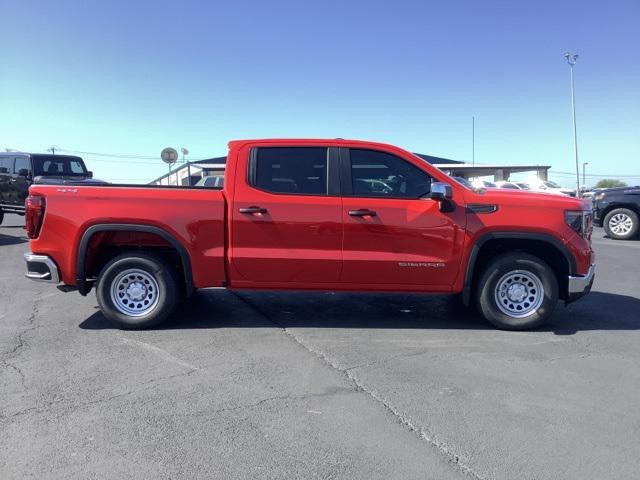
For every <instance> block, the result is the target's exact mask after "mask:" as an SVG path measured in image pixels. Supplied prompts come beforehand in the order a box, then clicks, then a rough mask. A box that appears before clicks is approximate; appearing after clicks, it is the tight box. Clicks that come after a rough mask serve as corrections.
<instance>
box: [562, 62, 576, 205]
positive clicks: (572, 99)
mask: <svg viewBox="0 0 640 480" xmlns="http://www.w3.org/2000/svg"><path fill="white" fill-rule="evenodd" d="M564 58H566V59H567V63H568V64H569V68H570V71H571V111H572V112H573V153H574V155H575V157H576V197H580V165H579V164H578V131H577V128H576V96H575V92H574V84H573V66H574V65H575V64H576V61H577V60H578V55H577V54H571V53H565V54H564Z"/></svg>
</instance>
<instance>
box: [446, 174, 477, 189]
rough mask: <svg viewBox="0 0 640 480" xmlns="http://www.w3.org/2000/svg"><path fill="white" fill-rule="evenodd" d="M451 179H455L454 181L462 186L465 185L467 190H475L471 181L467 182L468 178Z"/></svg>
mask: <svg viewBox="0 0 640 480" xmlns="http://www.w3.org/2000/svg"><path fill="white" fill-rule="evenodd" d="M451 178H453V179H454V180H455V181H456V182H458V183H459V184H460V185H464V186H465V187H467V188H475V187H474V186H473V184H472V183H471V182H470V181H469V180H467V179H466V178H464V177H454V176H452V177H451Z"/></svg>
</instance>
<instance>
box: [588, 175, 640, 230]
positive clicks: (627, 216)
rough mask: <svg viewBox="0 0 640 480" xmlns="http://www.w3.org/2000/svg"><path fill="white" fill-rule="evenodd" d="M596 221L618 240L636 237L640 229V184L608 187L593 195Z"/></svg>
mask: <svg viewBox="0 0 640 480" xmlns="http://www.w3.org/2000/svg"><path fill="white" fill-rule="evenodd" d="M593 214H594V216H593V219H594V222H595V223H596V224H597V225H599V226H601V227H604V231H605V232H606V234H607V235H608V236H609V237H610V238H613V239H616V240H628V239H630V238H633V237H635V236H636V235H637V234H638V231H639V229H640V221H639V220H638V218H639V217H640V186H636V187H618V188H607V189H603V190H600V191H598V192H596V193H595V194H594V195H593Z"/></svg>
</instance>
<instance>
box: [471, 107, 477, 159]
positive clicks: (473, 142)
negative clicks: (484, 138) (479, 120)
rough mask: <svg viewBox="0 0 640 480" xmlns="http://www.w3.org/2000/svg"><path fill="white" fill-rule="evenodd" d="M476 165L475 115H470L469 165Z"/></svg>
mask: <svg viewBox="0 0 640 480" xmlns="http://www.w3.org/2000/svg"><path fill="white" fill-rule="evenodd" d="M475 165H476V117H471V166H472V167H475Z"/></svg>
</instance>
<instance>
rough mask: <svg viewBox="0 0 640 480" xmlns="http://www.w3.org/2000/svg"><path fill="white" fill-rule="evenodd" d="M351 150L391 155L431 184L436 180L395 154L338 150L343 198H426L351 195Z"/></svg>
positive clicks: (414, 198) (369, 149) (346, 149)
mask: <svg viewBox="0 0 640 480" xmlns="http://www.w3.org/2000/svg"><path fill="white" fill-rule="evenodd" d="M351 150H368V151H371V152H379V153H384V154H387V155H391V156H392V157H396V158H398V159H399V160H402V161H403V162H406V163H408V164H409V165H411V166H412V167H414V168H416V169H417V170H420V171H421V172H422V173H424V174H425V175H426V176H427V177H429V178H430V179H431V183H433V182H434V181H437V179H436V178H435V177H433V176H432V175H430V174H429V173H428V172H426V171H424V170H423V169H421V168H420V167H418V166H417V165H414V164H413V163H411V162H410V161H408V160H407V159H406V158H402V157H401V156H399V155H397V154H395V153H391V152H387V151H385V150H379V149H376V148H358V147H348V148H340V174H341V182H340V186H341V191H342V196H343V197H349V198H375V199H380V200H420V199H423V198H426V197H424V196H420V197H386V196H381V195H360V194H355V193H353V178H352V176H351Z"/></svg>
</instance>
